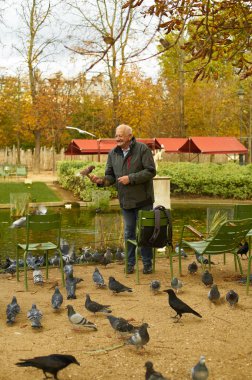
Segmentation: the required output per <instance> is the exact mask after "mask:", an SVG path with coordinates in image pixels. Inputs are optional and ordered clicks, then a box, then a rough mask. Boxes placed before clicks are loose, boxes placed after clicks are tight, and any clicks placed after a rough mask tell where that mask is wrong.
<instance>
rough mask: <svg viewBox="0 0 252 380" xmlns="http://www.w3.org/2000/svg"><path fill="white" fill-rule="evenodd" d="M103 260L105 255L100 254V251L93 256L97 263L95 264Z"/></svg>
mask: <svg viewBox="0 0 252 380" xmlns="http://www.w3.org/2000/svg"><path fill="white" fill-rule="evenodd" d="M102 258H103V255H102V254H101V253H99V252H98V251H95V252H94V253H93V255H92V260H93V261H94V262H95V263H99V262H100V260H101V259H102Z"/></svg>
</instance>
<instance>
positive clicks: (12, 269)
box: [4, 263, 17, 277]
mask: <svg viewBox="0 0 252 380" xmlns="http://www.w3.org/2000/svg"><path fill="white" fill-rule="evenodd" d="M16 271H17V264H16V263H12V264H11V265H10V266H8V268H6V269H5V270H4V273H9V274H11V277H13V275H14V274H15V273H16Z"/></svg>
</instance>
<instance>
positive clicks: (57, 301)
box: [51, 286, 63, 310]
mask: <svg viewBox="0 0 252 380" xmlns="http://www.w3.org/2000/svg"><path fill="white" fill-rule="evenodd" d="M62 302H63V295H62V294H61V293H60V290H59V288H58V286H56V287H55V291H54V293H53V295H52V299H51V304H52V308H53V309H54V310H59V308H60V306H61V305H62Z"/></svg>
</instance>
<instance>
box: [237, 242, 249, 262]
mask: <svg viewBox="0 0 252 380" xmlns="http://www.w3.org/2000/svg"><path fill="white" fill-rule="evenodd" d="M248 251H249V244H248V242H247V241H245V243H244V244H242V243H240V248H239V249H238V251H237V254H238V255H241V258H243V255H245V256H246V257H247V258H248V256H247V254H248Z"/></svg>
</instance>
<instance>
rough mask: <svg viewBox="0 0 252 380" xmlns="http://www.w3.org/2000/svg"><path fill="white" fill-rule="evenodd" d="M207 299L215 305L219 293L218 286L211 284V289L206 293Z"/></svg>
mask: <svg viewBox="0 0 252 380" xmlns="http://www.w3.org/2000/svg"><path fill="white" fill-rule="evenodd" d="M208 299H209V300H210V301H211V302H213V303H216V302H218V301H219V299H220V292H219V289H218V286H217V285H216V284H213V285H212V286H211V289H210V290H209V292H208Z"/></svg>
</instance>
